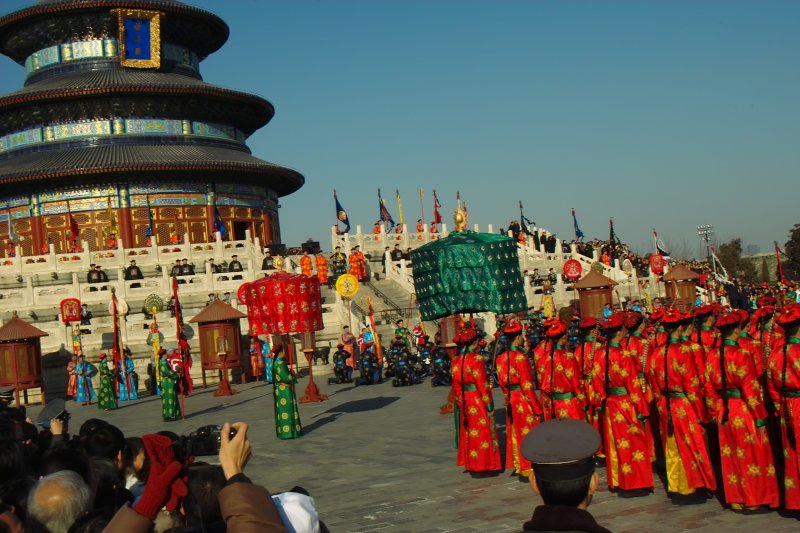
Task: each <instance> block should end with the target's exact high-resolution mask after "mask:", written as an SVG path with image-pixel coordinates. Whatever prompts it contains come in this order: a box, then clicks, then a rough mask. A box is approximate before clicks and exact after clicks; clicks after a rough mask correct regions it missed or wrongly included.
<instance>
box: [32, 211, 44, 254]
mask: <svg viewBox="0 0 800 533" xmlns="http://www.w3.org/2000/svg"><path fill="white" fill-rule="evenodd" d="M44 243H45V240H44V223H43V221H42V214H41V206H40V205H39V199H38V198H36V196H31V248H32V251H31V254H32V255H39V254H40V253H42V245H43V244H44Z"/></svg>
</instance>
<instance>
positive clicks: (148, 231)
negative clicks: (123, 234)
mask: <svg viewBox="0 0 800 533" xmlns="http://www.w3.org/2000/svg"><path fill="white" fill-rule="evenodd" d="M144 239H145V240H144V245H145V246H147V247H150V246H153V210H152V209H150V197H149V196H148V197H147V228H145V230H144Z"/></svg>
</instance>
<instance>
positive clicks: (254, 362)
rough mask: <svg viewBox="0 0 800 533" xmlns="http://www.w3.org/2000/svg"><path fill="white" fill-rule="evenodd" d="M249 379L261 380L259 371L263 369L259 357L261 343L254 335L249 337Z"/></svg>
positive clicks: (262, 363) (262, 361)
mask: <svg viewBox="0 0 800 533" xmlns="http://www.w3.org/2000/svg"><path fill="white" fill-rule="evenodd" d="M249 353H250V377H252V378H253V381H259V380H260V379H261V371H262V369H263V368H264V358H263V357H262V355H261V341H260V340H259V339H258V337H256V336H255V335H250V349H249Z"/></svg>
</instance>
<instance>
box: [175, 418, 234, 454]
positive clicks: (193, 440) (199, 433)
mask: <svg viewBox="0 0 800 533" xmlns="http://www.w3.org/2000/svg"><path fill="white" fill-rule="evenodd" d="M235 436H236V430H235V429H234V428H231V430H230V432H229V433H228V439H232V438H233V437H235ZM220 444H222V426H219V425H216V424H212V425H208V426H201V427H199V428H197V429H196V430H194V431H192V432H191V433H189V435H187V436H186V437H185V441H184V446H185V448H186V452H187V453H188V455H194V456H201V455H217V454H219V447H220Z"/></svg>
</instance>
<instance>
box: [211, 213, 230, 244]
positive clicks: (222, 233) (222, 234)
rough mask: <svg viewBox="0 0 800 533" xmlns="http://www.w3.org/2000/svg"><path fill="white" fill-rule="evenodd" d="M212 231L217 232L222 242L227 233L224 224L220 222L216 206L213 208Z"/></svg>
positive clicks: (220, 218)
mask: <svg viewBox="0 0 800 533" xmlns="http://www.w3.org/2000/svg"><path fill="white" fill-rule="evenodd" d="M214 231H218V232H219V238H220V239H222V240H223V241H224V240H225V238H226V236H227V231H225V224H224V223H223V222H222V217H221V216H219V210H218V209H217V206H214Z"/></svg>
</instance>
